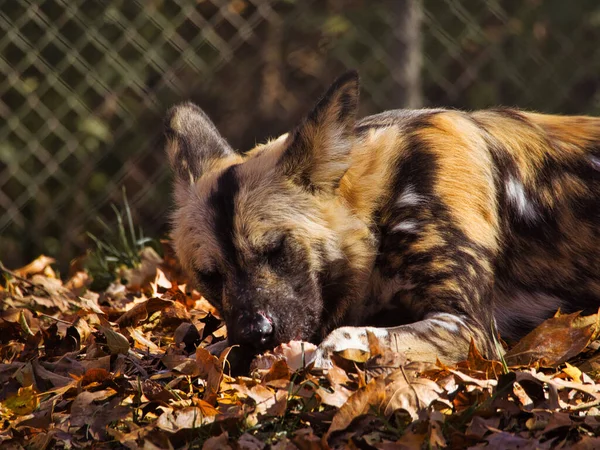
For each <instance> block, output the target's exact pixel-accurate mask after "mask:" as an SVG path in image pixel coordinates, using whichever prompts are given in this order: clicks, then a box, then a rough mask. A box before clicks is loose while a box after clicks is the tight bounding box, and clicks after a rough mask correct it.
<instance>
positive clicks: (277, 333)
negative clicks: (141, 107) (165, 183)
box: [166, 72, 359, 350]
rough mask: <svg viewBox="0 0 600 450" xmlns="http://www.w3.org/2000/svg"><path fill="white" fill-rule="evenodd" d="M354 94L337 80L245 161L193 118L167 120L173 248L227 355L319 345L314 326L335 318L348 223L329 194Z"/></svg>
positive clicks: (351, 81)
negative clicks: (224, 338) (210, 311)
mask: <svg viewBox="0 0 600 450" xmlns="http://www.w3.org/2000/svg"><path fill="white" fill-rule="evenodd" d="M358 90H359V85H358V75H357V74H356V73H355V72H349V73H347V74H345V75H343V76H342V77H340V78H339V79H338V80H337V81H335V82H334V84H333V85H332V86H331V87H330V88H329V90H328V91H327V92H326V94H325V95H324V96H323V97H322V99H321V100H320V101H319V102H318V104H317V105H316V106H315V107H314V109H313V110H312V111H311V112H310V114H308V116H306V118H305V119H304V120H303V121H302V122H301V123H300V125H298V126H297V127H296V128H295V130H294V131H293V132H291V133H289V134H288V135H284V136H282V137H280V138H279V139H277V140H274V141H271V142H268V143H266V144H264V145H260V146H258V147H257V148H255V149H253V150H251V151H250V152H248V153H247V154H245V155H241V154H238V153H236V152H234V151H233V150H232V149H231V147H230V146H229V145H228V144H227V142H226V141H225V139H224V138H223V137H221V135H220V134H219V132H218V131H217V129H216V128H215V126H214V125H213V123H212V122H211V121H210V119H209V118H208V117H207V116H206V115H205V114H204V113H203V112H202V110H200V108H198V107H197V106H195V105H193V104H191V103H184V104H181V105H178V106H175V107H174V108H172V109H171V110H170V111H169V112H168V114H167V118H166V137H167V154H168V157H169V161H170V163H171V166H172V168H173V171H174V174H175V201H176V210H175V213H174V215H173V218H172V219H173V233H172V236H173V240H174V244H175V248H176V251H177V254H178V256H179V258H180V260H181V262H182V264H183V266H184V267H185V268H186V269H187V270H188V271H189V272H190V274H193V276H194V277H195V279H196V281H197V283H198V286H199V289H200V290H201V292H202V293H203V295H204V296H205V297H206V298H207V299H208V300H209V301H210V302H211V303H213V304H214V306H215V307H216V308H217V309H218V310H219V311H220V312H221V314H222V315H223V318H224V319H225V321H226V324H227V328H228V334H229V340H230V343H232V344H236V343H239V344H249V345H251V346H252V347H254V348H255V349H256V350H262V349H265V348H269V347H273V346H275V345H277V344H279V343H283V342H287V341H290V340H292V339H302V340H315V339H319V338H320V337H321V336H322V334H323V333H324V332H326V331H327V330H324V329H323V328H324V323H325V319H324V317H325V316H329V315H335V314H338V316H339V315H343V314H344V312H343V311H342V312H337V313H336V308H337V309H339V308H338V306H337V305H334V304H333V303H334V302H336V301H337V298H338V297H339V298H342V297H344V293H343V292H342V291H343V290H344V289H350V288H351V287H350V286H349V285H348V286H346V284H347V283H345V282H344V281H343V280H344V279H345V277H347V276H350V275H349V272H350V271H351V269H350V268H349V267H348V261H347V260H348V255H347V248H346V244H345V241H344V233H346V231H347V232H349V233H350V232H352V231H351V230H352V226H351V225H350V224H349V222H352V220H353V219H351V218H349V216H348V214H349V213H340V210H341V209H344V208H346V207H345V206H344V202H343V201H341V200H340V198H339V194H338V187H339V183H340V180H341V179H342V177H343V176H344V174H345V172H346V171H347V169H348V167H349V163H350V152H351V149H352V145H353V142H354V125H355V120H356V113H357V106H358ZM346 209H347V208H346ZM340 230H346V231H340ZM348 230H349V231H348ZM332 286H334V288H335V289H337V291H336V292H335V293H333V291H331V287H332ZM328 289H329V291H328ZM328 297H330V298H331V300H330V299H329V298H328ZM328 302H329V303H328ZM332 302H333V303H332ZM330 303H331V304H330ZM342 309H343V308H342ZM327 320H329V319H327Z"/></svg>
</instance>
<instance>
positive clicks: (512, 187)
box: [505, 177, 538, 222]
mask: <svg viewBox="0 0 600 450" xmlns="http://www.w3.org/2000/svg"><path fill="white" fill-rule="evenodd" d="M505 187H506V195H507V197H508V200H509V201H510V202H511V203H512V204H513V205H514V206H515V208H516V209H517V212H518V213H519V215H520V216H521V217H523V218H524V219H526V220H527V221H530V222H532V221H534V220H536V219H537V218H538V212H537V210H536V208H535V205H534V204H533V203H532V202H531V201H530V200H529V199H528V198H527V195H526V193H525V187H524V186H523V183H521V182H520V181H518V180H516V179H515V178H513V177H509V178H508V180H507V181H506V185H505Z"/></svg>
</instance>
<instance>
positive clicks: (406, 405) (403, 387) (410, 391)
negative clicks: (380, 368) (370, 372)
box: [382, 369, 444, 419]
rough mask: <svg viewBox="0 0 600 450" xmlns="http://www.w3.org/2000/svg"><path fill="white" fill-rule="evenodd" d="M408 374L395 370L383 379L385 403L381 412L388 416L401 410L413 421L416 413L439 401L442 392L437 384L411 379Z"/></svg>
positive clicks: (425, 380)
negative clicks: (384, 383)
mask: <svg viewBox="0 0 600 450" xmlns="http://www.w3.org/2000/svg"><path fill="white" fill-rule="evenodd" d="M410 374H411V373H410V372H408V373H407V372H406V371H405V370H403V369H400V370H396V371H395V372H393V373H391V374H390V375H388V376H387V377H386V379H385V381H386V387H385V403H384V408H383V410H382V412H383V413H384V414H385V415H386V416H390V415H391V414H392V413H393V412H394V411H396V410H398V409H403V410H405V411H406V412H408V413H409V414H410V415H411V416H412V417H413V419H417V418H418V413H419V411H420V410H422V409H423V408H427V407H428V406H429V405H430V404H431V403H432V402H433V401H435V400H437V399H439V397H440V394H441V393H442V392H443V391H444V390H443V389H442V388H441V387H440V386H439V385H438V384H437V383H435V382H434V381H432V380H429V379H427V378H420V377H411V376H410Z"/></svg>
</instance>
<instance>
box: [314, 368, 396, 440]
mask: <svg viewBox="0 0 600 450" xmlns="http://www.w3.org/2000/svg"><path fill="white" fill-rule="evenodd" d="M385 400H386V395H385V380H384V379H383V378H382V377H378V378H374V379H372V380H371V381H370V382H369V383H367V385H366V386H365V387H363V388H360V389H359V390H358V391H356V392H355V393H354V394H352V396H351V397H350V398H349V399H348V401H347V402H346V403H345V404H344V405H343V406H342V407H341V408H340V409H339V411H338V412H337V413H336V414H335V416H334V417H333V420H332V421H331V426H330V427H329V430H328V431H327V434H326V436H330V435H331V433H333V432H334V431H338V430H343V429H345V428H346V427H347V426H348V425H350V423H351V422H352V421H353V420H354V419H355V418H356V417H358V416H360V415H362V414H368V413H370V412H371V411H372V410H373V409H375V410H376V411H380V410H381V409H382V406H383V405H384V404H385Z"/></svg>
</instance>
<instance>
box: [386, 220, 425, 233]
mask: <svg viewBox="0 0 600 450" xmlns="http://www.w3.org/2000/svg"><path fill="white" fill-rule="evenodd" d="M418 228H419V223H418V222H417V221H416V220H404V221H402V222H400V223H398V224H396V225H394V226H393V227H392V229H391V232H392V233H398V232H402V233H416V232H418V231H419V229H418Z"/></svg>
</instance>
